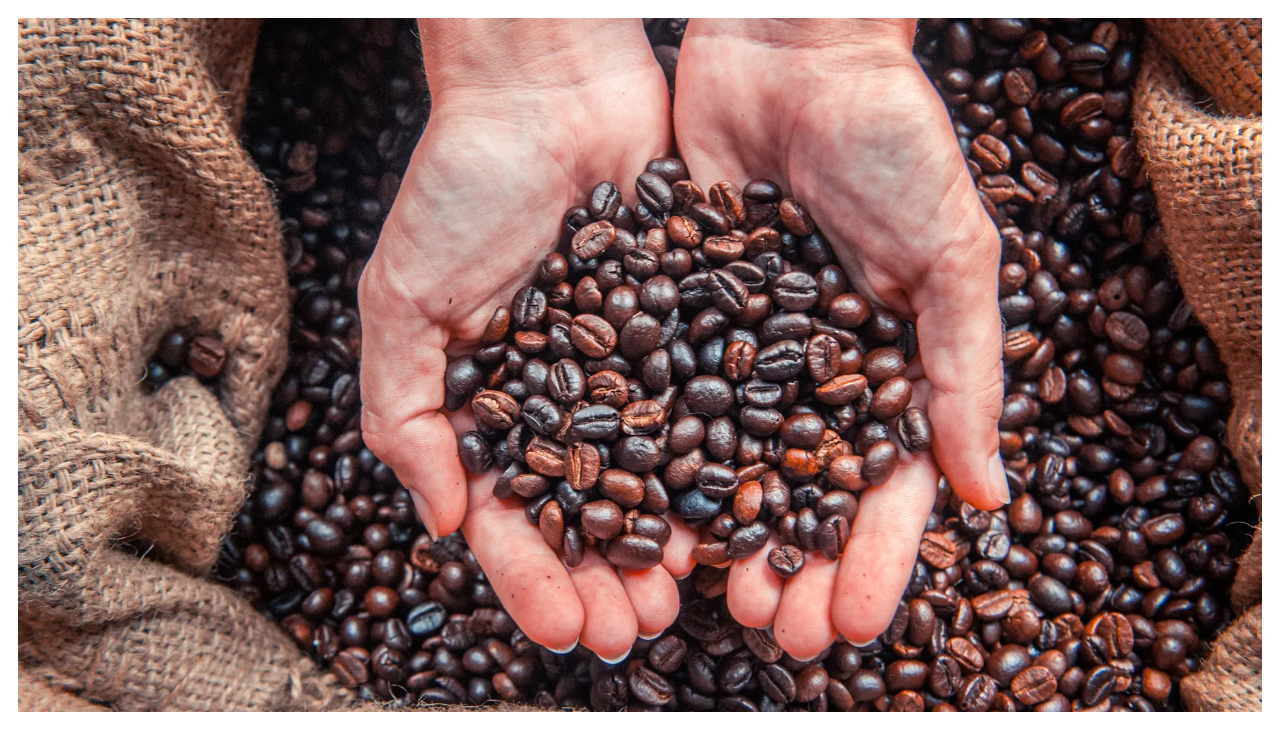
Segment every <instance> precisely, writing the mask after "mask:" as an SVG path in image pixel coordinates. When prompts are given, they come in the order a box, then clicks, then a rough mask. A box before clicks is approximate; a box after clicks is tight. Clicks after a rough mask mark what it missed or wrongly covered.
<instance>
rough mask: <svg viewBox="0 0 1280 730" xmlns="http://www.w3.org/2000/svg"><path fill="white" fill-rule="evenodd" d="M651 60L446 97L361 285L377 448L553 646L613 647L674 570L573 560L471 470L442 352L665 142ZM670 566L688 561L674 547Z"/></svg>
mask: <svg viewBox="0 0 1280 730" xmlns="http://www.w3.org/2000/svg"><path fill="white" fill-rule="evenodd" d="M641 40H643V38H642V37H641ZM645 52H646V54H647V49H646V50H645ZM645 60H646V61H647V64H636V65H635V66H634V67H633V69H632V70H630V71H627V70H619V71H617V73H616V74H615V76H614V77H613V78H608V79H606V78H603V77H602V78H601V79H599V81H598V82H597V84H598V85H599V86H600V87H601V88H595V89H582V90H574V91H572V92H570V91H563V90H560V91H557V90H551V91H546V90H544V91H542V92H539V93H537V94H536V98H528V99H523V100H522V99H521V98H519V96H518V95H511V94H508V95H506V96H504V97H503V98H502V105H501V108H499V109H494V108H493V107H492V106H491V105H490V106H486V101H487V100H486V99H478V100H477V101H476V103H474V104H460V103H456V102H455V103H453V104H450V105H449V107H448V108H447V109H445V108H437V110H436V113H435V114H433V115H432V117H431V121H430V123H429V124H428V126H427V129H426V131H425V132H424V134H423V137H422V140H421V141H420V142H419V145H418V147H417V149H416V150H415V152H414V156H413V159H412V161H411V163H410V166H409V169H408V171H407V172H406V175H405V179H404V182H403V184H402V186H401V190H400V192H399V194H398V196H397V198H396V203H395V206H394V207H393V208H392V211H391V213H390V215H389V217H388V220H387V223H386V225H385V226H384V229H383V234H382V238H381V239H380V241H379V243H378V247H377V250H376V251H375V252H374V255H373V256H372V258H371V259H370V261H369V264H368V266H367V267H366V269H365V275H364V277H363V279H362V280H361V284H360V303H361V311H362V312H363V313H364V322H365V325H364V360H363V362H364V364H363V369H362V382H361V385H362V388H363V389H364V391H363V395H364V401H365V413H364V424H363V426H364V434H365V440H366V443H367V444H368V446H369V448H370V449H372V450H373V451H374V453H376V454H378V455H379V457H381V458H382V459H383V460H384V461H385V462H387V463H388V465H389V466H391V467H392V468H393V469H394V470H395V472H396V474H397V476H399V477H400V479H401V480H402V481H403V482H404V483H405V485H406V486H408V487H409V488H410V493H411V494H412V496H413V498H414V501H415V503H416V504H417V505H418V509H419V512H420V514H422V515H423V519H424V522H426V523H427V526H428V529H429V530H431V531H432V532H433V534H436V535H439V534H447V533H449V532H452V531H453V530H454V529H456V528H457V527H458V526H459V524H461V525H462V528H463V531H464V533H465V534H466V536H467V538H468V542H469V544H470V545H471V547H472V549H473V550H474V551H475V553H476V556H477V559H478V560H479V562H480V564H481V565H482V566H483V567H484V568H485V571H486V573H487V575H488V576H489V579H490V581H491V582H492V584H493V585H494V588H495V590H496V591H497V592H498V594H499V595H500V596H501V597H502V600H503V603H504V605H505V606H506V607H507V609H508V611H509V612H510V613H511V614H512V616H513V617H514V618H515V619H516V621H517V623H519V624H520V626H521V627H522V628H523V629H524V630H525V632H526V633H527V634H528V635H529V636H530V637H531V638H533V639H534V640H535V641H538V642H539V643H542V644H544V645H547V646H551V647H558V648H563V647H567V646H569V645H571V644H572V643H573V642H575V641H577V640H579V639H580V640H581V641H582V643H583V644H584V645H586V646H588V647H589V648H591V649H592V650H594V651H596V652H597V653H599V654H600V655H602V656H609V657H613V656H618V655H620V654H621V653H624V652H625V651H626V650H628V649H629V648H630V646H631V644H632V643H633V642H634V640H635V638H636V635H637V634H638V633H645V634H651V633H656V632H657V631H660V630H661V629H663V628H665V627H666V626H667V625H668V624H669V623H670V622H671V620H673V619H674V618H675V613H676V610H677V608H678V597H677V595H676V591H675V584H674V580H673V579H672V578H671V575H670V573H669V572H667V570H666V569H664V568H663V567H661V566H660V567H658V568H655V569H652V570H650V571H639V572H632V573H634V574H628V573H624V574H621V575H620V574H619V573H617V572H615V571H613V569H612V568H611V567H610V566H608V565H607V564H606V563H605V562H604V561H603V559H601V558H599V556H596V555H589V556H587V558H586V559H584V561H583V564H582V565H580V566H579V567H578V568H575V569H572V570H569V571H566V569H565V568H564V567H563V566H562V565H561V563H560V562H559V560H558V558H557V557H556V555H555V553H553V552H552V551H551V550H550V548H548V547H547V546H546V545H545V543H543V541H542V538H541V536H540V534H539V533H538V531H537V529H536V528H534V527H532V526H530V525H529V524H528V523H527V522H526V521H525V519H524V516H523V510H522V505H520V504H519V501H520V500H518V499H516V500H507V501H502V500H497V499H495V498H494V497H493V494H492V487H493V481H494V478H495V474H494V473H492V472H491V473H490V474H487V475H484V476H479V477H477V476H468V475H467V474H466V473H465V472H464V471H463V469H462V466H461V464H460V462H459V460H458V456H457V446H456V436H457V434H460V433H463V432H465V431H468V430H471V429H473V428H474V421H473V420H472V417H471V415H470V413H469V409H468V408H464V409H463V410H462V411H460V412H457V413H453V414H446V413H444V412H443V411H442V406H443V403H444V387H443V373H444V368H445V365H446V362H447V357H451V356H456V355H458V354H461V353H463V352H466V351H467V350H469V349H472V348H474V346H475V345H476V344H477V342H478V341H479V339H480V336H481V334H482V332H483V330H484V327H485V325H486V324H487V322H488V320H489V318H490V317H491V316H492V314H493V312H494V310H495V308H497V307H498V306H500V305H509V304H510V302H511V299H512V296H513V294H514V293H515V292H516V291H517V290H518V289H519V288H521V287H523V286H527V285H529V284H530V283H532V281H533V278H534V274H535V272H536V271H537V268H538V264H539V263H540V261H541V259H542V258H543V256H545V255H546V254H547V253H549V252H551V251H553V250H554V249H555V247H556V244H557V241H558V238H559V235H560V228H561V223H560V214H561V213H562V212H563V211H564V210H566V209H567V208H569V207H570V206H572V205H578V204H581V203H582V202H584V199H585V196H586V194H587V192H588V191H590V190H591V188H592V187H593V186H594V185H595V184H596V183H598V182H600V181H602V180H625V179H630V178H632V177H634V176H635V174H636V171H638V170H642V169H643V167H644V164H645V161H647V160H649V159H651V158H653V157H658V156H661V155H663V154H665V153H666V152H667V151H668V149H669V147H670V142H671V138H670V115H669V111H668V101H667V99H668V95H667V90H666V85H665V82H664V81H663V78H662V74H661V71H660V70H659V69H658V67H657V65H656V63H655V62H654V61H653V58H652V56H651V55H647V57H645ZM616 89H626V90H627V93H626V95H625V101H626V102H627V103H626V104H625V105H624V104H620V103H616V100H613V101H611V96H617V94H616V92H615V90H616ZM592 100H595V101H592ZM525 102H527V103H525ZM629 202H631V203H632V204H634V201H629ZM673 539H676V538H673ZM688 540H689V541H692V537H691V536H690V537H689V538H688ZM674 552H676V553H678V552H679V551H678V550H677V551H674ZM686 552H687V551H686ZM673 554H674V553H673ZM685 562H687V559H686V560H685ZM670 566H671V569H672V570H674V571H676V572H680V573H683V572H687V570H688V568H687V567H682V566H681V565H680V564H678V563H677V561H676V560H675V558H673V561H672V562H671V563H670ZM689 567H691V566H689Z"/></svg>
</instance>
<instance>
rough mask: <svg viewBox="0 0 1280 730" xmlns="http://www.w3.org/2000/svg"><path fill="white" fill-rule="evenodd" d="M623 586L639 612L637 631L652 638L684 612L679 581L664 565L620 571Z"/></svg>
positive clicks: (634, 609)
mask: <svg viewBox="0 0 1280 730" xmlns="http://www.w3.org/2000/svg"><path fill="white" fill-rule="evenodd" d="M618 577H619V578H621V579H622V588H623V589H624V590H625V591H626V592H627V598H628V599H629V600H630V601H631V610H633V611H635V614H636V631H637V632H638V633H639V635H640V637H641V638H644V639H652V638H655V637H657V636H658V634H661V633H662V632H663V631H664V630H666V628H667V627H668V626H670V625H671V624H673V623H675V620H676V616H677V615H678V614H679V613H680V592H679V590H678V589H677V588H676V580H675V578H672V577H671V574H670V573H668V572H667V571H666V569H665V568H663V567H662V566H661V565H658V566H654V567H652V568H649V569H648V570H619V571H618Z"/></svg>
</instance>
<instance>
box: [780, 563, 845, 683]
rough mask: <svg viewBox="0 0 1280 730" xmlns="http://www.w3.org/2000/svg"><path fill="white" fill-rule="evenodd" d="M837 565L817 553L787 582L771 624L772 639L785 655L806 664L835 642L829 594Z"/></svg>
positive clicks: (833, 585) (833, 583) (834, 579)
mask: <svg viewBox="0 0 1280 730" xmlns="http://www.w3.org/2000/svg"><path fill="white" fill-rule="evenodd" d="M838 566H839V563H837V562H835V561H831V560H827V559H826V558H824V557H822V555H821V554H819V553H809V554H807V555H805V561H804V569H803V570H801V571H800V572H799V573H797V574H796V576H795V577H794V578H792V579H791V580H789V581H787V585H786V587H785V588H783V589H782V602H781V603H780V604H779V605H778V615H777V617H776V618H775V619H774V621H773V636H774V638H775V639H777V641H778V646H781V647H782V648H783V650H785V651H786V652H787V653H788V654H790V655H791V656H792V657H794V658H795V659H799V660H802V661H807V660H808V659H811V658H812V657H815V656H817V655H818V654H819V653H821V652H822V650H823V649H825V648H827V647H828V646H831V642H833V641H835V640H836V627H835V624H833V623H832V622H831V591H832V589H833V588H834V587H835V581H836V570H837V568H838Z"/></svg>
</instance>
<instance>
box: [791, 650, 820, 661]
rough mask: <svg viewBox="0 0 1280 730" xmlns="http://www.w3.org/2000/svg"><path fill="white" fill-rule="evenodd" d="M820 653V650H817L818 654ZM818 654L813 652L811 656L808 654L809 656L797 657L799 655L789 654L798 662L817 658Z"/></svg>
mask: <svg viewBox="0 0 1280 730" xmlns="http://www.w3.org/2000/svg"><path fill="white" fill-rule="evenodd" d="M821 653H822V652H818V654H821ZM818 654H814V655H813V656H809V657H799V656H796V655H794V654H793V655H791V658H792V659H795V660H796V661H798V662H811V661H813V660H814V659H817V658H818Z"/></svg>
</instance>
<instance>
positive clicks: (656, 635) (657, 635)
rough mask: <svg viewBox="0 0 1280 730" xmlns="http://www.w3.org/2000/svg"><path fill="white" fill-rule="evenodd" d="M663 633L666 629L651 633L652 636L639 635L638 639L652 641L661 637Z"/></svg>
mask: <svg viewBox="0 0 1280 730" xmlns="http://www.w3.org/2000/svg"><path fill="white" fill-rule="evenodd" d="M663 631H666V629H662V630H659V631H658V632H656V633H652V634H640V638H641V639H644V640H645V641H653V640H654V639H656V638H658V637H659V636H662V632H663Z"/></svg>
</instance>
